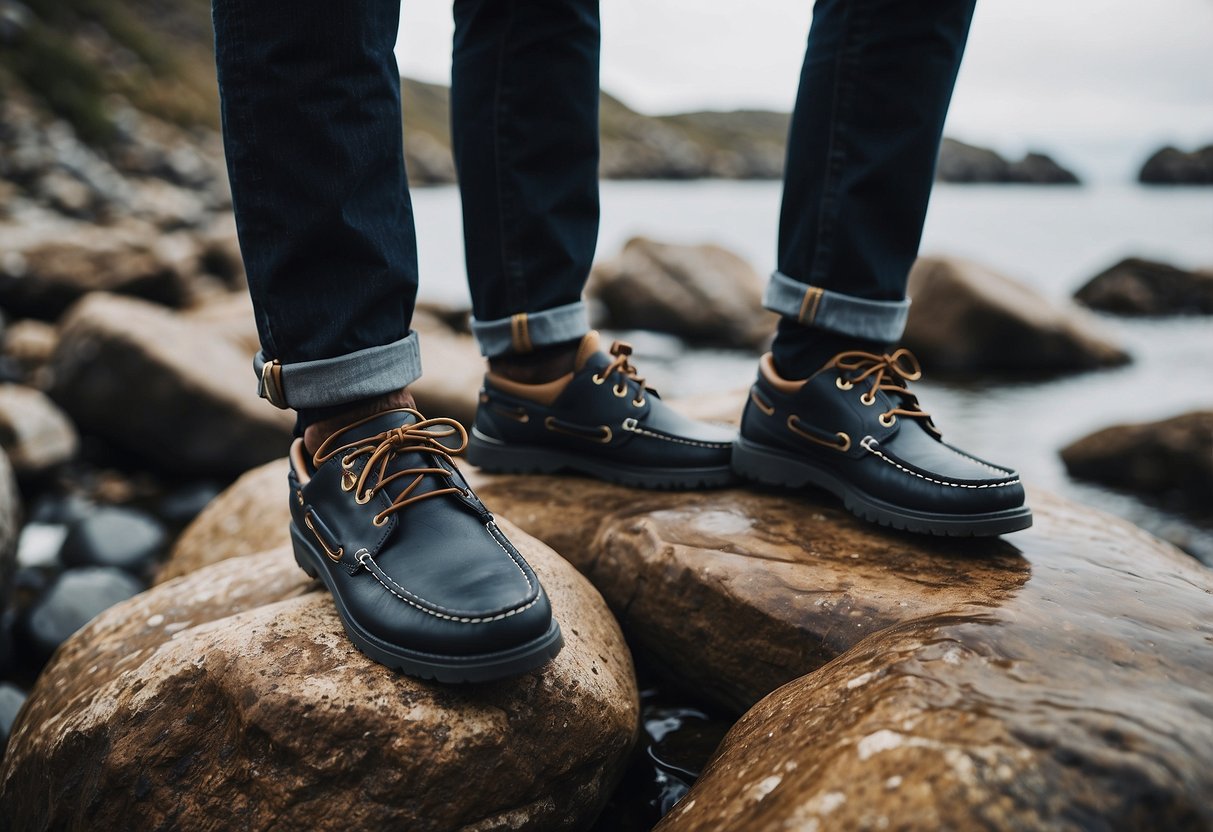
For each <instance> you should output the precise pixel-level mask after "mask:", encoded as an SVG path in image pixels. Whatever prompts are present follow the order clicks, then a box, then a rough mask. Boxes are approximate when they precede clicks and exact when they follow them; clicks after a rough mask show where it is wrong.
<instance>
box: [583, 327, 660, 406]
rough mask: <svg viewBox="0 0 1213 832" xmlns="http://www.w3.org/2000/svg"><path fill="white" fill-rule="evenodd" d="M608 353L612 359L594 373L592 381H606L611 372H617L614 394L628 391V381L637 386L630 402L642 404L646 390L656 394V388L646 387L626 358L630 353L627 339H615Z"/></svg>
mask: <svg viewBox="0 0 1213 832" xmlns="http://www.w3.org/2000/svg"><path fill="white" fill-rule="evenodd" d="M610 354H611V356H613V358H614V360H613V361H611V363H610V364H608V365H607V366H606V368H605V369H603V371H602V372H601V373H595V374H594V381H595V382H596V383H598V384H601V383H602V382H604V381H606V380H607V379H608V378H610V377H611V375H612V374H614V373H618V374H619V383H617V384H616V385H615V387H614V390H615V395H616V396H625V395H627V392H628V384H627V383H628V381H629V380H630V381H634V382H636V384H637V385H638V387H639V392H638V395H637V397H636V398H635V399H633V400H632V403H633V404H635V405H637V406H639V405H642V404H644V393H645V391H646V390H648V391H649V392H650V393H654V394H656V392H657V391H656V390H653V389H652V388H650V387H646V386H645V383H644V378H643V377H641V376H640V374H639V373H638V372H637V371H636V368H635V367H633V366H632V364H631V362H630V361H628V358H629V357H630V356H631V355H632V345H631V344H629V343H628V342H627V341H615V342H614V343H612V344H611V349H610Z"/></svg>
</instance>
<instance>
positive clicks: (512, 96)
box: [451, 0, 600, 356]
mask: <svg viewBox="0 0 1213 832" xmlns="http://www.w3.org/2000/svg"><path fill="white" fill-rule="evenodd" d="M454 12H455V43H454V56H453V64H452V71H451V133H452V144H453V149H454V153H455V164H456V167H457V168H458V170H459V181H460V189H461V196H462V200H463V229H464V241H465V247H466V251H467V271H468V281H469V284H470V288H471V294H472V307H473V312H474V315H475V321H474V330H475V332H476V335H477V337H478V338H479V340H480V343H481V349H482V350H483V351H484V352H485V354H487V355H491V356H495V355H501V354H504V353H508V352H528V351H530V350H532V349H535V348H538V347H541V346H544V345H547V344H553V343H560V342H562V341H567V340H571V339H575V338H578V337H580V336H581V335H582V334H584V333H585V331H586V330H587V329H588V317H587V315H586V313H585V308H584V305H583V304H582V300H581V292H582V289H583V288H584V286H585V281H586V278H587V277H588V275H589V271H590V265H591V264H592V262H593V259H594V248H595V245H596V244H597V238H598V215H599V208H598V59H599V44H600V30H599V20H598V0H456V2H455V6H454Z"/></svg>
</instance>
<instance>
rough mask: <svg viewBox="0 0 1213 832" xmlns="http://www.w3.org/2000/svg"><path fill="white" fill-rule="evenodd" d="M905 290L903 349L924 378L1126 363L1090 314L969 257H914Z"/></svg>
mask: <svg viewBox="0 0 1213 832" xmlns="http://www.w3.org/2000/svg"><path fill="white" fill-rule="evenodd" d="M908 292H909V296H910V298H911V299H912V300H913V303H912V305H911V306H910V317H909V321H908V322H907V324H906V331H905V338H904V344H905V345H906V346H907V347H909V348H910V349H912V350H913V351H914V353H915V354H916V355H917V356H918V358H919V359H920V360H921V361H922V363H923V366H924V367H925V368H926V370H927V372H928V373H932V372H936V371H939V372H945V373H946V372H951V373H966V372H973V373H975V372H981V371H986V370H991V371H1002V372H1016V373H1024V374H1049V373H1059V372H1072V371H1077V370H1090V369H1094V368H1097V367H1106V366H1113V365H1117V364H1123V363H1125V362H1126V361H1128V360H1129V356H1128V355H1127V354H1126V353H1125V352H1124V350H1123V349H1121V348H1120V347H1119V346H1118V345H1117V344H1115V343H1113V342H1112V341H1110V340H1109V339H1108V336H1106V335H1105V334H1104V333H1103V332H1102V331H1101V330H1100V328H1099V326H1098V322H1097V321H1096V320H1095V319H1094V317H1093V316H1091V315H1090V313H1088V312H1085V311H1084V310H1082V309H1079V308H1078V307H1076V306H1073V305H1072V304H1071V305H1055V304H1053V303H1051V302H1050V301H1048V300H1046V299H1045V298H1044V297H1043V296H1041V295H1040V294H1038V293H1037V292H1036V291H1035V290H1034V289H1031V288H1029V287H1027V286H1025V285H1023V284H1021V283H1018V282H1016V281H1014V280H1012V279H1010V278H1008V277H1005V276H1004V275H1001V274H998V273H997V272H994V271H991V270H990V269H987V268H985V267H983V266H980V265H978V264H976V263H973V262H970V261H968V260H963V259H960V258H954V257H920V258H919V259H918V261H917V263H915V265H914V268H913V270H912V271H911V272H910V282H909V287H908Z"/></svg>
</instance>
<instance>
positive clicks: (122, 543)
mask: <svg viewBox="0 0 1213 832" xmlns="http://www.w3.org/2000/svg"><path fill="white" fill-rule="evenodd" d="M167 541H168V535H167V534H166V533H165V530H164V526H162V525H161V524H160V523H159V522H158V521H157V520H156V519H155V518H154V517H152V516H151V515H149V514H147V513H146V512H144V511H140V510H139V509H135V508H128V507H125V506H101V507H100V508H98V509H97V510H96V511H94V512H93V513H92V514H90V515H89V516H88V517H85V518H84V519H82V520H79V521H78V522H76V523H74V524H73V525H72V526H71V528H70V529H69V530H68V533H67V538H66V539H65V540H64V541H63V549H62V550H61V551H60V553H59V557H60V558H61V559H62V560H63V563H64V564H65V565H66V566H113V567H116V568H118V569H124V570H126V571H127V572H133V573H135V574H141V573H143V572H145V571H147V569H148V568H149V567H150V566H151V565H152V563H153V562H154V561H155V558H156V556H157V555H158V554H160V552H161V550H162V549H163V548H164V545H165V543H166V542H167Z"/></svg>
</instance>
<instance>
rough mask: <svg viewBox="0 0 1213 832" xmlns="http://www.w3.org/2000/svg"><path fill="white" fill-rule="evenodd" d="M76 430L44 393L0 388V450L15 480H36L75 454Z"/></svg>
mask: <svg viewBox="0 0 1213 832" xmlns="http://www.w3.org/2000/svg"><path fill="white" fill-rule="evenodd" d="M79 444H80V438H79V437H78V436H77V435H76V428H75V426H74V425H73V424H72V423H71V421H70V420H69V419H68V418H67V416H66V415H65V414H64V413H63V411H62V410H60V409H59V406H58V405H56V404H55V403H54V402H52V401H51V400H50V399H49V398H47V396H46V394H45V393H42V392H41V391H39V390H35V389H33V388H32V387H23V386H21V385H17V384H0V447H3V448H4V451H5V453H6V454H7V455H8V459H9V462H11V463H12V466H13V470H14V471H15V472H16V473H17V475H18V476H38V475H40V474H44V473H46V472H47V471H49V470H51V469H53V468H55V467H56V466H59V465H62V464H63V463H65V462H67V461H68V460H69V459H71V458H72V457H73V456H75V454H76V450H77V448H78V447H79Z"/></svg>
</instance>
